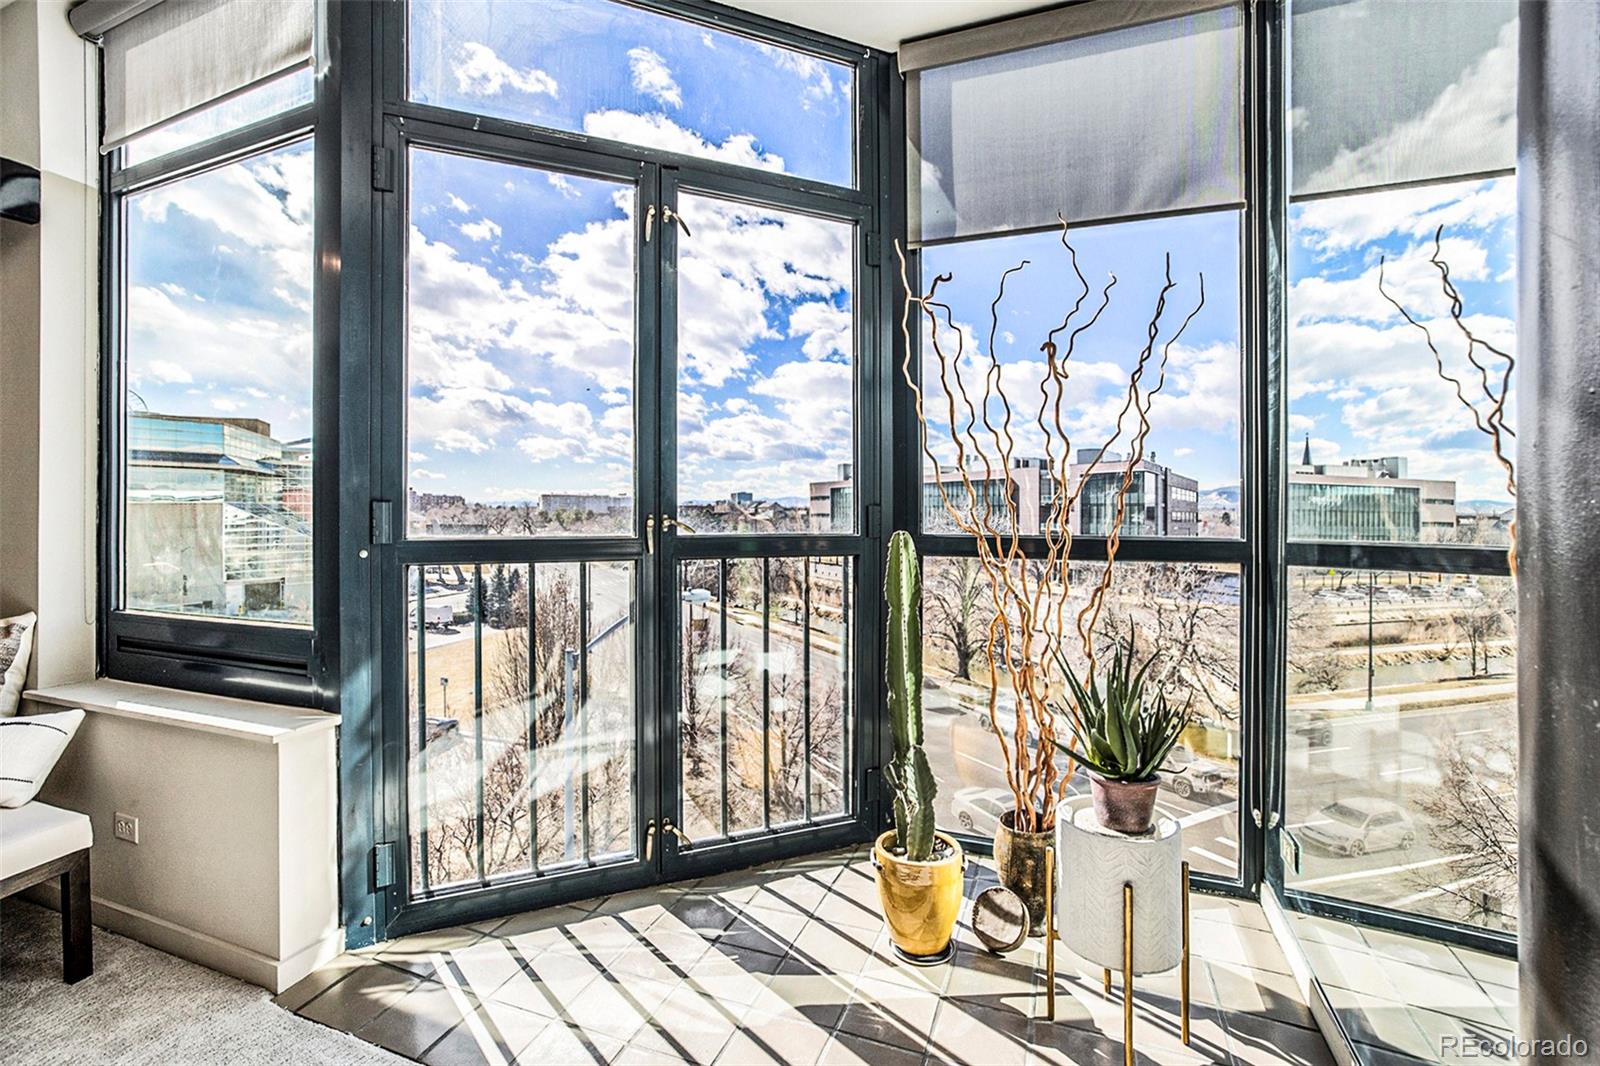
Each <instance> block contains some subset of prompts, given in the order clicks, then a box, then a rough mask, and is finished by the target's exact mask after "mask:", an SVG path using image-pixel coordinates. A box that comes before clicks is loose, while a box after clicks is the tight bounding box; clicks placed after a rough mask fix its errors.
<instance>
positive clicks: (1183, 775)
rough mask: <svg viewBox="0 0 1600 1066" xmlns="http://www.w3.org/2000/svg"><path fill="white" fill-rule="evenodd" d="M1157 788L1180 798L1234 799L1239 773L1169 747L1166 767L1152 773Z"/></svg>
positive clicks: (1217, 763) (1231, 767)
mask: <svg viewBox="0 0 1600 1066" xmlns="http://www.w3.org/2000/svg"><path fill="white" fill-rule="evenodd" d="M1156 776H1157V777H1159V778H1160V779H1161V785H1162V787H1163V788H1165V789H1166V790H1167V791H1168V792H1171V793H1172V794H1173V795H1174V796H1177V797H1179V798H1180V799H1188V798H1189V797H1190V796H1222V795H1227V796H1237V795H1238V794H1239V771H1238V769H1237V768H1235V767H1234V766H1232V765H1230V764H1228V763H1224V762H1217V761H1216V760H1215V759H1207V758H1205V757H1204V756H1201V755H1194V754H1191V753H1189V752H1188V751H1187V750H1185V749H1183V748H1173V749H1172V754H1171V756H1169V758H1168V760H1167V765H1165V766H1163V767H1162V768H1161V769H1160V770H1158V771H1157V772H1156Z"/></svg>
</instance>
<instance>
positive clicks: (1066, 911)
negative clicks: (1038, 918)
mask: <svg viewBox="0 0 1600 1066" xmlns="http://www.w3.org/2000/svg"><path fill="white" fill-rule="evenodd" d="M1065 813H1066V812H1063V814H1065ZM1056 851H1057V853H1058V854H1059V856H1060V858H1059V860H1058V861H1057V862H1056V871H1057V874H1056V876H1057V880H1056V907H1057V910H1056V920H1057V928H1059V930H1060V932H1061V939H1062V941H1063V942H1064V943H1065V944H1066V946H1067V948H1068V949H1070V950H1071V951H1073V952H1074V953H1075V954H1077V955H1078V956H1080V957H1081V958H1083V959H1084V960H1086V961H1088V962H1090V963H1093V964H1094V965H1096V966H1101V967H1104V968H1107V969H1110V970H1114V971H1118V972H1120V971H1121V969H1122V922H1123V906H1122V903H1123V886H1124V885H1132V886H1133V972H1134V973H1135V974H1147V973H1160V972H1161V971H1163V970H1170V969H1172V968H1173V967H1174V966H1176V965H1178V963H1179V962H1181V961H1182V959H1183V833H1182V829H1181V827H1180V826H1179V825H1178V823H1177V822H1176V821H1175V820H1174V819H1171V818H1157V819H1156V823H1155V825H1154V826H1152V827H1151V829H1150V831H1149V832H1147V833H1143V834H1141V835H1139V836H1128V835H1126V834H1124V833H1118V832H1115V831H1113V830H1110V829H1105V828H1103V827H1102V826H1101V825H1100V823H1099V821H1097V820H1096V819H1095V816H1094V809H1093V808H1092V807H1088V806H1084V807H1082V808H1080V809H1078V810H1077V811H1074V812H1072V815H1071V817H1070V818H1068V817H1062V818H1058V819H1057V820H1056Z"/></svg>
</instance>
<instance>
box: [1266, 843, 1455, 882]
mask: <svg viewBox="0 0 1600 1066" xmlns="http://www.w3.org/2000/svg"><path fill="white" fill-rule="evenodd" d="M1463 858H1466V853H1465V852H1463V853H1462V854H1460V855H1444V856H1441V857H1440V858H1437V859H1422V860H1420V861H1418V862H1408V863H1406V864H1405V865H1403V866H1374V867H1373V868H1372V869H1370V870H1352V871H1351V872H1350V873H1347V874H1330V875H1328V876H1327V877H1313V878H1312V879H1311V880H1309V881H1296V882H1295V883H1294V884H1293V885H1292V886H1290V887H1292V888H1310V887H1311V886H1312V885H1331V884H1335V883H1337V882H1339V881H1355V880H1359V879H1360V878H1363V877H1377V876H1381V875H1383V874H1397V873H1400V872H1402V871H1404V870H1420V869H1422V868H1423V867H1424V866H1441V865H1443V864H1444V863H1447V862H1455V861H1457V860H1458V859H1463Z"/></svg>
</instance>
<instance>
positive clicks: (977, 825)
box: [950, 788, 1013, 836]
mask: <svg viewBox="0 0 1600 1066" xmlns="http://www.w3.org/2000/svg"><path fill="white" fill-rule="evenodd" d="M1012 804H1013V800H1012V796H1011V793H1010V792H1008V791H1007V790H1006V789H1003V788H964V789H961V790H960V791H959V792H957V793H956V795H955V798H954V799H953V800H951V801H950V812H951V814H952V815H953V816H954V817H955V820H956V826H957V827H958V828H959V829H960V830H961V831H962V832H963V833H973V834H976V835H977V836H993V835H994V831H995V827H997V826H998V825H999V824H1000V816H1001V815H1002V814H1004V813H1005V812H1006V811H1009V810H1010V809H1011V807H1012Z"/></svg>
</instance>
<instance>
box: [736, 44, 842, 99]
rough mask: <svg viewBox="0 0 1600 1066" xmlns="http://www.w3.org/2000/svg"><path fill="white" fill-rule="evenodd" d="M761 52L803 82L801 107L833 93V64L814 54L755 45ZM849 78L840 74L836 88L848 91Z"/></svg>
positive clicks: (775, 64)
mask: <svg viewBox="0 0 1600 1066" xmlns="http://www.w3.org/2000/svg"><path fill="white" fill-rule="evenodd" d="M757 47H758V48H760V49H761V51H762V53H763V54H764V55H765V56H766V57H767V59H768V60H770V61H771V62H772V64H773V65H774V66H776V67H777V68H778V69H779V70H786V71H788V72H789V73H791V74H794V75H795V76H796V77H798V78H799V79H800V80H801V82H803V83H804V87H803V88H802V90H801V94H800V103H801V106H802V107H806V108H809V107H810V106H811V104H812V103H813V102H814V101H819V100H824V99H826V98H827V97H829V96H831V95H833V92H834V87H835V83H834V80H833V68H834V64H832V63H829V62H828V61H827V60H825V59H818V58H817V57H816V56H809V55H806V54H805V53H803V52H795V51H791V50H790V49H787V48H780V47H778V46H776V45H770V44H760V45H757ZM849 84H850V82H849V78H848V77H847V76H844V75H842V74H841V78H840V81H839V83H838V89H839V91H840V92H841V93H843V92H848V91H849Z"/></svg>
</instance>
